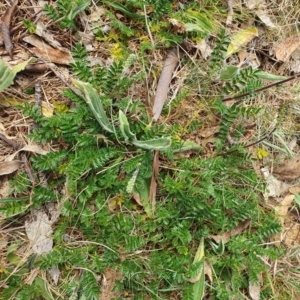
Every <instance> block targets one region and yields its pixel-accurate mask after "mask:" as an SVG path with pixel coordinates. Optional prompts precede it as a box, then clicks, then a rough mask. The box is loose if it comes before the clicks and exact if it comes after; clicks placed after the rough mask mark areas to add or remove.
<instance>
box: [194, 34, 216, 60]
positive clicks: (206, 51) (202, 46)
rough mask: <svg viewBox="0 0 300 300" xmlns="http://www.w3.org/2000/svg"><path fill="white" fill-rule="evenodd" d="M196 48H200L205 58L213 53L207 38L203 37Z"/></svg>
mask: <svg viewBox="0 0 300 300" xmlns="http://www.w3.org/2000/svg"><path fill="white" fill-rule="evenodd" d="M195 48H197V49H199V50H200V52H201V54H202V57H203V58H204V59H205V60H206V59H207V58H208V57H209V56H210V55H211V53H212V51H213V50H212V49H211V47H210V46H209V44H208V43H207V42H206V40H205V39H202V40H201V41H200V42H199V43H197V44H196V47H195Z"/></svg>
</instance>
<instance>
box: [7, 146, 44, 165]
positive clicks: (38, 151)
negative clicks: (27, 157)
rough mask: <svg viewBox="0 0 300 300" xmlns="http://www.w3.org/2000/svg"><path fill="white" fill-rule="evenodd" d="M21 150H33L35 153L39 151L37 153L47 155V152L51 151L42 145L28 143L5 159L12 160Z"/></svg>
mask: <svg viewBox="0 0 300 300" xmlns="http://www.w3.org/2000/svg"><path fill="white" fill-rule="evenodd" d="M20 151H29V152H33V153H37V154H41V155H45V154H47V153H49V151H46V150H44V149H43V148H42V147H41V146H38V145H33V144H32V145H26V146H24V147H23V148H21V149H19V150H18V151H16V152H15V153H13V154H11V155H9V156H8V157H7V158H6V159H5V161H12V160H13V159H14V158H15V156H16V155H17V154H18V153H19V152H20Z"/></svg>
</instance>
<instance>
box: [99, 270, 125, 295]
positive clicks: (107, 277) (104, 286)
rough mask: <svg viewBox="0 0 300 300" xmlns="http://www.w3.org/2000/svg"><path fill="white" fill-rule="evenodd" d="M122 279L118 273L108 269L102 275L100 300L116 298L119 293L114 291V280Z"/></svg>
mask: <svg viewBox="0 0 300 300" xmlns="http://www.w3.org/2000/svg"><path fill="white" fill-rule="evenodd" d="M122 279H123V275H122V274H121V273H120V272H118V271H116V270H114V269H110V268H108V269H106V270H105V272H104V273H103V275H102V281H101V295H100V300H108V299H116V298H118V296H120V293H119V292H115V291H114V287H115V282H116V280H118V281H122Z"/></svg>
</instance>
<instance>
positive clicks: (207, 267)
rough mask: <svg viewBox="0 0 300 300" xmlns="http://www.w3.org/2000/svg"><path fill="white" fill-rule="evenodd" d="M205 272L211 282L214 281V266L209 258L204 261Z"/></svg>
mask: <svg viewBox="0 0 300 300" xmlns="http://www.w3.org/2000/svg"><path fill="white" fill-rule="evenodd" d="M204 274H205V275H206V276H207V277H208V279H209V281H210V283H211V284H212V283H213V276H212V268H211V265H210V264H209V262H207V260H205V261H204Z"/></svg>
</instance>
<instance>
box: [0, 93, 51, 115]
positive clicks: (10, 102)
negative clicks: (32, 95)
mask: <svg viewBox="0 0 300 300" xmlns="http://www.w3.org/2000/svg"><path fill="white" fill-rule="evenodd" d="M32 102H34V101H27V103H32ZM24 103H25V101H23V100H19V99H16V98H2V97H0V106H4V107H10V106H17V105H22V106H24ZM42 114H43V115H44V116H45V117H51V116H52V115H53V108H52V107H51V106H49V105H48V103H46V102H45V101H42Z"/></svg>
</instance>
